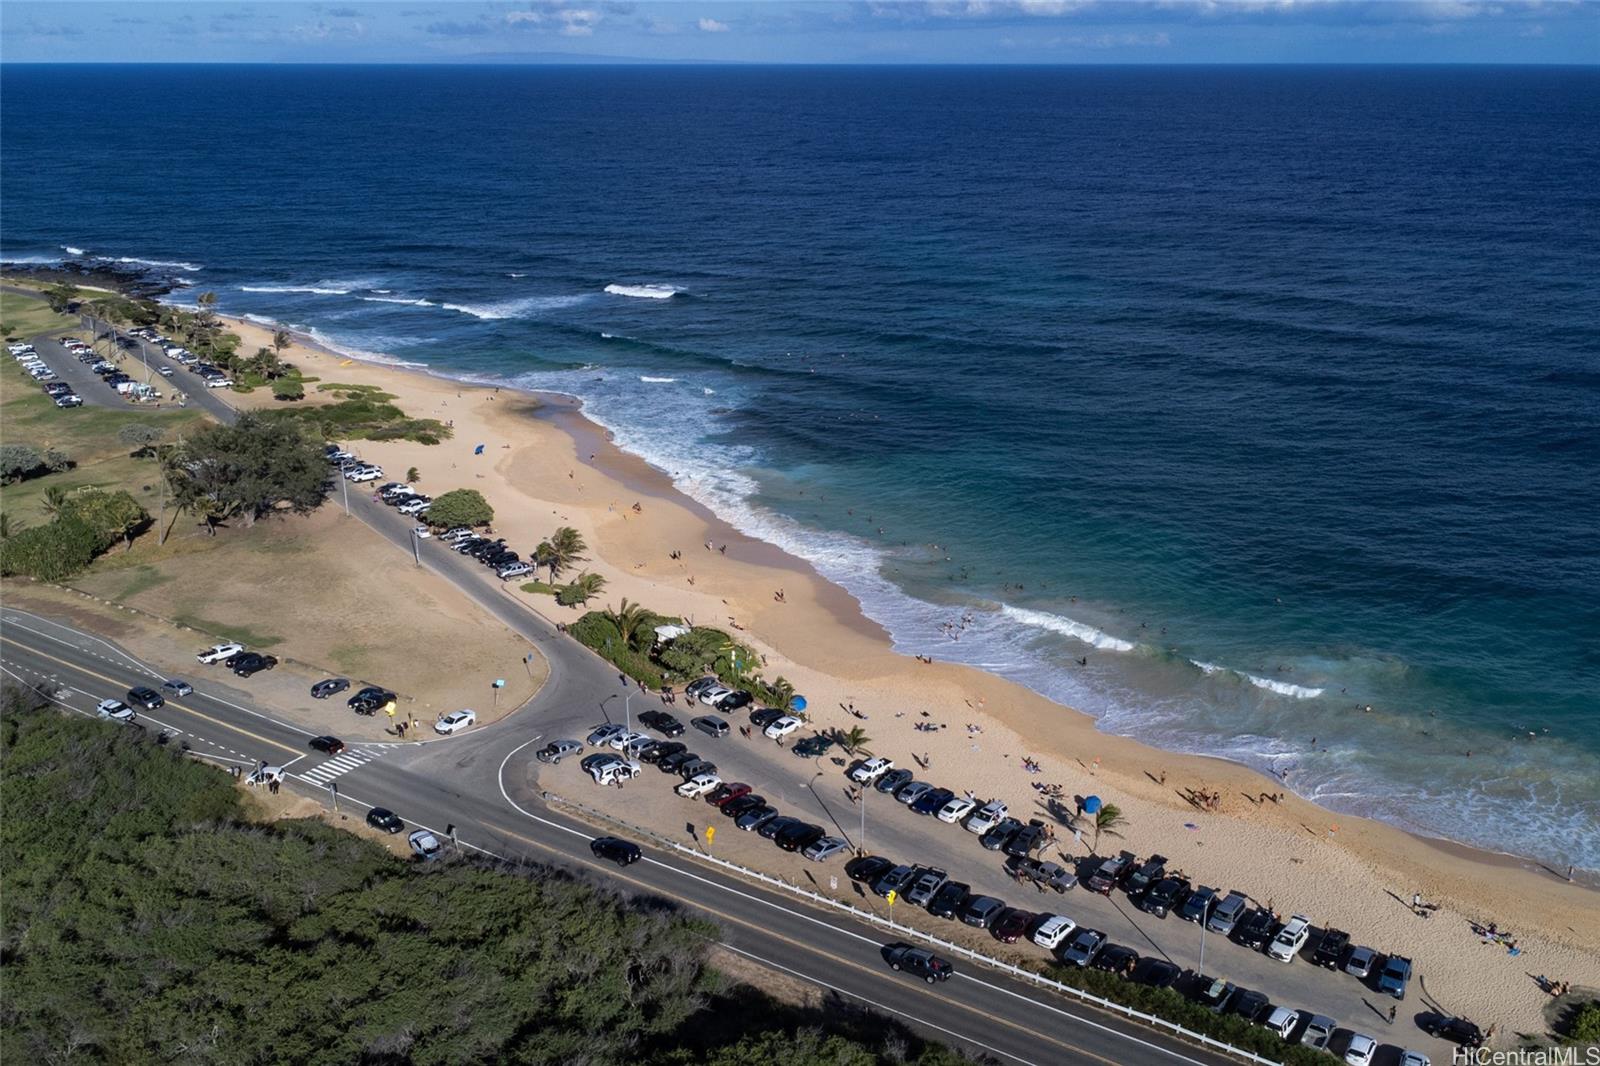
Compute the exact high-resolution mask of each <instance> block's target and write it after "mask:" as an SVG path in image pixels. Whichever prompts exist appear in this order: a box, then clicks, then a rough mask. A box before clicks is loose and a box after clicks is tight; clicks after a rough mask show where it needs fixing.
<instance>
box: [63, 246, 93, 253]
mask: <svg viewBox="0 0 1600 1066" xmlns="http://www.w3.org/2000/svg"><path fill="white" fill-rule="evenodd" d="M61 250H62V251H63V252H66V253H67V254H68V255H88V254H89V253H88V251H87V250H86V249H83V248H74V247H73V246H72V245H70V244H63V245H62V246H61Z"/></svg>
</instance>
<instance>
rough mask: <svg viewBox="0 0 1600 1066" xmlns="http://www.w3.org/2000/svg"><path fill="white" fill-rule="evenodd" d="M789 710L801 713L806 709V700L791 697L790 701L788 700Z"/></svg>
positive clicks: (800, 697) (799, 697) (802, 697)
mask: <svg viewBox="0 0 1600 1066" xmlns="http://www.w3.org/2000/svg"><path fill="white" fill-rule="evenodd" d="M789 709H790V710H794V711H803V710H805V709H806V698H805V697H804V696H794V697H791V698H790V700H789Z"/></svg>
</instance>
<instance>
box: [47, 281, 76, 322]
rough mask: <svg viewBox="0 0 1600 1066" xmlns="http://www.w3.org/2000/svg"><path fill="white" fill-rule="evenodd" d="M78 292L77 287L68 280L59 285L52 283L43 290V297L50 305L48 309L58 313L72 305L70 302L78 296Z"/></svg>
mask: <svg viewBox="0 0 1600 1066" xmlns="http://www.w3.org/2000/svg"><path fill="white" fill-rule="evenodd" d="M78 292H79V289H78V287H77V286H76V285H74V284H72V282H70V281H69V282H65V283H63V284H60V285H52V286H50V287H49V288H48V289H46V290H44V298H45V302H46V303H48V304H49V305H50V310H52V311H54V312H55V313H56V314H58V315H59V314H61V313H62V312H64V311H66V309H67V308H68V307H70V306H71V305H72V302H73V301H74V300H76V299H77V298H78Z"/></svg>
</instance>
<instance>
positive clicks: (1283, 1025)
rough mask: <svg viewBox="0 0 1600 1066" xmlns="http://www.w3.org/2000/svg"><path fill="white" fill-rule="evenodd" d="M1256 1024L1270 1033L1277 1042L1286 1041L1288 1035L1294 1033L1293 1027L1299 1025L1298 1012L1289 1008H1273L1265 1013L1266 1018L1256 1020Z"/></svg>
mask: <svg viewBox="0 0 1600 1066" xmlns="http://www.w3.org/2000/svg"><path fill="white" fill-rule="evenodd" d="M1257 1021H1258V1023H1259V1024H1260V1025H1261V1026H1262V1027H1263V1028H1264V1029H1268V1030H1270V1031H1271V1032H1272V1034H1273V1035H1274V1036H1276V1037H1277V1038H1278V1039H1279V1040H1288V1039H1289V1034H1290V1033H1292V1032H1294V1028H1295V1026H1297V1025H1299V1024H1300V1012H1299V1011H1297V1010H1293V1009H1291V1008H1289V1007H1273V1008H1272V1009H1271V1010H1269V1011H1267V1013H1266V1016H1265V1017H1263V1018H1259V1019H1257Z"/></svg>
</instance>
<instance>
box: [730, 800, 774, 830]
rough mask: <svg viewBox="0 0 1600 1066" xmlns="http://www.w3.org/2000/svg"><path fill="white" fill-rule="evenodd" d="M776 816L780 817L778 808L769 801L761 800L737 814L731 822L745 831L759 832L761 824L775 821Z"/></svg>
mask: <svg viewBox="0 0 1600 1066" xmlns="http://www.w3.org/2000/svg"><path fill="white" fill-rule="evenodd" d="M778 817H780V816H779V814H778V808H776V807H774V806H773V805H772V804H770V803H765V802H763V803H760V804H758V805H757V806H754V807H751V808H750V809H749V810H747V811H745V812H744V813H743V814H741V815H739V817H738V818H736V819H734V822H733V824H734V825H735V826H736V827H737V828H739V829H741V830H743V831H744V832H746V833H752V832H754V833H759V832H760V831H761V828H762V827H763V826H765V825H766V824H767V823H768V822H771V821H775V820H776V819H777V818H778Z"/></svg>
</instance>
